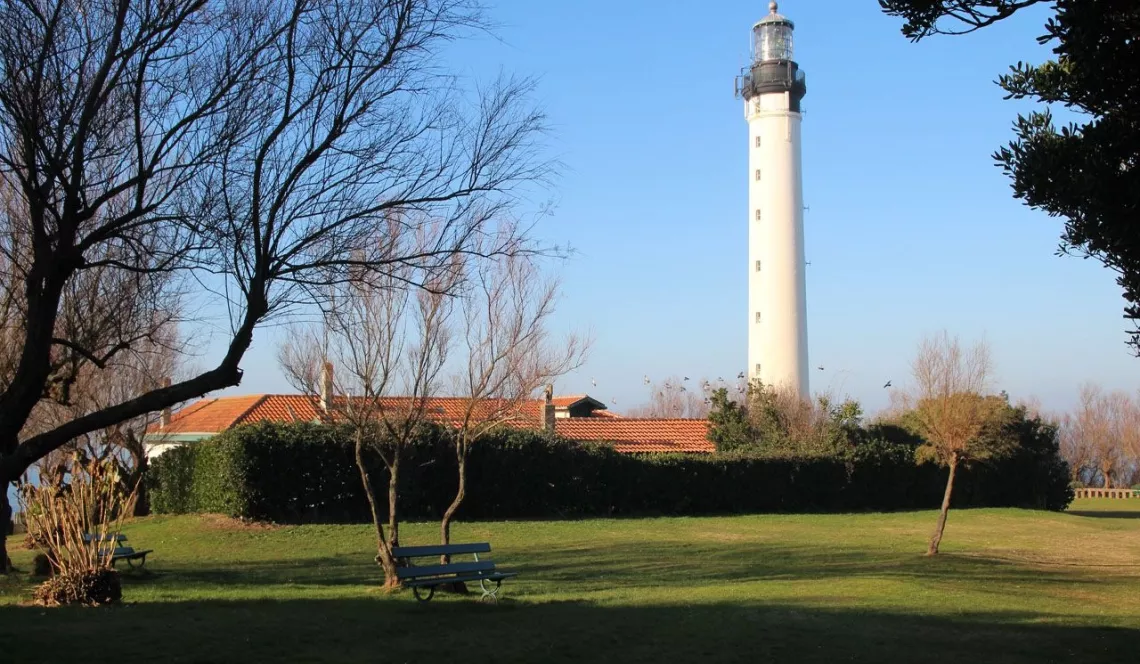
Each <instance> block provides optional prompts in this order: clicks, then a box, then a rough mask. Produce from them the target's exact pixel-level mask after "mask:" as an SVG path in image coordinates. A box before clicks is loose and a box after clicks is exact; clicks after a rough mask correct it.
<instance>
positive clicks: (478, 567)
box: [396, 560, 495, 579]
mask: <svg viewBox="0 0 1140 664" xmlns="http://www.w3.org/2000/svg"><path fill="white" fill-rule="evenodd" d="M494 569H495V563H494V561H491V560H480V561H479V562H477V563H452V564H450V565H419V566H413V567H397V568H396V576H397V578H400V579H413V578H417V577H423V576H439V575H441V574H468V573H471V572H490V571H491V570H494Z"/></svg>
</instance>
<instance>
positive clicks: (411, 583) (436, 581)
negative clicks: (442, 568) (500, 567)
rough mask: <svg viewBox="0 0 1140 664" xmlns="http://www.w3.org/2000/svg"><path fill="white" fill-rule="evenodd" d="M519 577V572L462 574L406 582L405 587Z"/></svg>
mask: <svg viewBox="0 0 1140 664" xmlns="http://www.w3.org/2000/svg"><path fill="white" fill-rule="evenodd" d="M518 575H519V573H518V572H491V573H489V574H468V575H462V574H460V575H459V576H444V577H437V578H433V579H411V580H409V581H405V582H404V585H405V586H408V587H409V588H410V587H412V586H419V587H422V586H439V585H442V584H445V583H459V582H460V581H462V582H467V581H483V580H486V581H504V580H506V579H510V578H513V577H516V576H518Z"/></svg>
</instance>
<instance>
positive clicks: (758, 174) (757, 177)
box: [756, 168, 760, 180]
mask: <svg viewBox="0 0 1140 664" xmlns="http://www.w3.org/2000/svg"><path fill="white" fill-rule="evenodd" d="M756 179H757V180H759V179H760V169H759V168H757V169H756Z"/></svg>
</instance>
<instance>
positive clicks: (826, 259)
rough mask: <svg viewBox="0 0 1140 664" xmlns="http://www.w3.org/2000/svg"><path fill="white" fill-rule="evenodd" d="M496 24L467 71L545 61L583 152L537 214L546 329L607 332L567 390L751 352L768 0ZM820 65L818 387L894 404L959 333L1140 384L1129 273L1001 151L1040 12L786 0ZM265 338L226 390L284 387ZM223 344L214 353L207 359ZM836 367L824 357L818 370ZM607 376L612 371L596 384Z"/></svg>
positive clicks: (1034, 366) (561, 122) (1027, 389)
mask: <svg viewBox="0 0 1140 664" xmlns="http://www.w3.org/2000/svg"><path fill="white" fill-rule="evenodd" d="M491 2H492V4H491V7H490V18H491V19H492V20H494V21H495V22H497V23H498V24H499V27H498V28H497V29H496V30H495V37H494V38H491V37H486V36H485V37H479V38H476V39H473V40H470V41H466V42H462V43H459V44H456V45H454V46H453V47H452V48H451V49H449V52H448V58H449V60H450V64H451V66H453V67H454V69H455V70H456V71H457V72H458V73H459V74H461V75H463V76H465V77H468V78H469V79H470V80H473V81H475V80H487V79H489V78H491V77H493V76H494V75H495V74H496V73H497V72H498V71H500V70H505V71H508V72H514V73H518V74H522V75H530V76H535V77H538V79H539V85H538V89H537V93H536V101H537V102H538V103H539V104H540V105H541V106H542V107H543V108H544V109H545V110H546V111H547V113H548V114H549V118H550V124H551V129H552V131H551V135H550V140H549V148H550V150H551V155H553V156H556V157H558V158H559V159H561V160H562V161H563V162H564V163H565V164H566V169H565V171H564V172H563V174H562V176H561V177H560V178H559V179H558V181H557V182H556V184H555V186H554V187H553V188H552V189H551V190H550V191H549V192H546V195H548V196H549V197H551V198H552V199H553V200H554V201H555V202H556V204H557V207H556V209H555V212H554V214H553V216H551V217H549V218H547V219H545V220H544V221H543V222H542V225H541V226H540V228H539V229H538V232H539V234H540V235H541V236H542V237H543V238H544V239H547V240H550V241H555V242H559V243H566V242H570V243H571V244H572V245H573V246H574V247H575V248H576V249H577V254H576V255H575V257H574V258H573V259H572V260H570V261H569V262H567V263H565V264H563V265H561V266H560V267H559V270H560V273H561V277H562V280H563V286H564V288H563V294H562V300H561V303H560V307H559V310H558V314H557V316H556V319H555V320H554V321H553V328H554V329H555V331H556V332H562V331H565V330H569V329H585V328H588V329H590V330H592V332H593V336H594V338H595V343H594V346H593V349H592V352H591V354H590V357H589V360H588V362H587V364H586V365H585V366H584V367H583V368H582V369H581V370H579V371H577V372H576V373H574V374H572V375H569V376H566V377H563V378H562V379H560V380H559V381H558V383H557V385H556V391H557V392H559V393H581V392H589V393H590V394H592V395H594V396H596V397H598V398H600V399H602V400H604V401H606V402H607V403H611V402H613V401H614V400H616V405H613V406H611V408H613V409H614V410H617V411H621V410H623V409H624V408H627V407H630V406H633V405H636V404H638V403H640V402H643V401H645V400H646V398H647V397H648V395H647V393H646V391H645V388H644V386H643V385H642V376H643V375H645V374H648V375H649V376H650V377H659V378H664V377H666V376H669V375H688V376H692V377H693V378H694V379H696V378H698V377H711V378H715V377H717V376H724V377H726V378H728V377H729V376H735V375H736V374H737V372H739V371H742V370H743V369H744V367H745V354H746V348H745V333H746V324H747V311H746V304H745V303H746V299H745V296H746V287H747V283H746V275H747V267H748V266H747V257H746V244H745V242H746V231H747V222H748V211H747V175H748V171H747V161H746V160H747V147H748V146H747V128H746V125H745V122H744V119H743V111H742V104H741V102H740V101H739V100H737V99H735V98H734V97H733V77H734V76H735V75H736V73H737V72H738V71H739V70H740V68H741V67H742V66H743V65H744V64H745V63H746V59H747V55H748V38H749V29H750V27H751V25H752V23H753V22H754V21H756V20H757V19H759V18H761V17H762V16H763V15H764V14H765V13H766V12H767V9H766V5H767V3H765V2H757V1H756V0H748V1H744V0H720V1H718V2H715V3H714V2H705V3H699V5H697V6H699V7H700V9H699V10H698V11H694V10H693V7H694V3H690V2H681V1H680V0H654V1H649V0H623V1H622V2H613V1H612V0H611V1H609V2H601V1H598V0H577V1H575V2H567V1H565V0H562V1H557V2H556V1H550V2H533V1H524V0H499V1H498V2H494V0H491ZM781 12H782V13H784V14H786V15H787V16H789V17H790V18H792V19H793V20H794V21H795V22H796V26H797V29H796V39H797V41H796V53H797V60H798V61H799V62H800V64H801V66H802V67H803V68H804V69H805V70H806V72H807V77H808V96H807V98H806V99H805V101H804V107H805V109H806V116H805V119H804V129H803V136H804V145H803V151H804V182H805V192H804V193H805V202H806V204H807V206H808V207H809V208H810V210H809V211H808V212H807V213H806V222H805V224H806V238H807V258H808V260H809V261H810V262H811V267H809V269H808V310H809V323H808V325H809V328H808V329H809V336H810V355H811V357H810V361H811V365H812V367H813V374H812V380H813V384H812V388H813V390H815V391H818V390H823V389H830V390H832V391H834V392H836V393H838V394H839V395H844V394H848V395H850V396H853V397H855V398H858V399H860V400H861V401H862V402H863V403H864V405H865V407H866V409H867V410H869V411H872V412H873V411H875V410H877V409H879V408H881V407H883V406H885V405H886V403H887V396H888V395H887V393H886V390H884V389H882V384H883V383H884V382H885V381H886V380H888V379H890V380H893V381H894V383H895V384H896V385H898V384H900V383H901V382H903V381H904V380H905V378H906V374H907V367H908V362H909V360H910V357H911V355H912V353H913V351H914V348H915V346H916V345H917V343H918V342H919V340H920V339H921V337H922V336H923V335H924V334H927V333H932V332H936V331H938V330H941V329H943V328H946V329H948V330H949V331H951V332H952V333H957V334H960V335H961V336H962V337H963V339H966V340H971V339H978V338H981V337H982V336H984V337H985V338H986V339H987V340H988V341H989V343H990V344H991V347H992V349H993V352H994V356H995V359H996V364H997V378H998V384H999V386H1000V387H1002V388H1004V389H1006V390H1008V391H1009V392H1010V393H1011V394H1012V395H1013V396H1014V397H1023V396H1029V395H1034V396H1036V397H1038V398H1040V399H1041V401H1042V402H1043V403H1044V405H1045V406H1046V407H1049V408H1065V407H1068V406H1070V405H1071V404H1072V403H1073V402H1074V401H1075V398H1076V391H1077V386H1078V384H1079V383H1080V382H1082V381H1085V380H1096V381H1098V382H1100V383H1102V384H1103V385H1105V386H1106V387H1110V388H1124V389H1128V390H1132V389H1135V388H1136V387H1137V383H1136V381H1135V380H1134V379H1133V377H1132V376H1133V374H1134V373H1135V371H1136V369H1137V368H1138V367H1140V364H1138V363H1140V360H1136V359H1133V358H1132V357H1131V355H1130V353H1129V351H1128V349H1127V348H1126V346H1125V345H1124V342H1125V339H1126V337H1125V334H1124V331H1125V329H1126V324H1125V322H1124V321H1123V320H1122V319H1121V311H1122V306H1123V304H1124V302H1123V300H1122V299H1121V297H1120V292H1119V289H1118V287H1117V286H1116V285H1115V283H1114V280H1113V275H1112V274H1111V273H1110V272H1108V271H1107V270H1105V269H1103V268H1102V267H1100V266H1099V264H1098V263H1095V262H1093V261H1081V260H1078V259H1075V258H1058V257H1056V256H1055V255H1054V252H1055V250H1056V247H1057V242H1058V235H1059V232H1060V229H1061V222H1060V221H1059V220H1056V219H1050V218H1048V217H1047V216H1045V215H1044V214H1043V213H1040V212H1036V211H1033V210H1030V209H1028V208H1026V207H1024V206H1023V205H1021V204H1020V203H1019V202H1018V201H1016V200H1014V199H1013V198H1012V194H1011V190H1010V188H1009V184H1008V180H1007V179H1006V178H1005V176H1003V175H1002V173H1001V171H1000V170H999V169H998V168H996V167H995V166H994V165H993V162H992V160H991V158H990V155H991V154H992V152H993V151H994V150H995V149H996V148H997V147H998V146H1000V145H1002V144H1003V143H1004V142H1006V141H1008V140H1009V139H1010V137H1011V123H1012V121H1013V120H1014V118H1015V117H1016V113H1017V112H1018V110H1024V109H1026V108H1027V106H1026V105H1025V104H1019V103H1015V102H1010V101H1004V100H1003V99H1002V92H1001V90H1000V89H999V88H998V87H997V86H996V85H995V84H994V83H993V81H994V79H995V78H996V77H997V76H998V75H999V74H1001V73H1002V72H1003V71H1005V69H1006V67H1007V66H1008V65H1009V64H1011V63H1014V62H1016V61H1018V60H1025V61H1039V60H1042V59H1044V58H1045V57H1047V55H1048V53H1047V51H1046V50H1045V49H1044V48H1042V47H1040V46H1038V45H1037V43H1036V42H1035V41H1034V38H1035V37H1036V36H1037V35H1038V34H1039V33H1041V32H1042V24H1043V22H1044V17H1045V12H1044V11H1037V12H1028V13H1026V14H1025V15H1023V16H1019V17H1017V18H1016V19H1014V20H1013V21H1009V22H1006V23H1005V24H999V25H997V26H995V27H992V28H989V29H987V30H984V31H982V32H980V33H977V34H974V35H970V36H966V37H954V38H947V37H943V38H933V39H930V40H927V41H924V42H922V43H920V44H912V43H910V42H909V41H908V40H906V39H905V38H903V37H902V36H901V34H900V32H899V27H900V26H899V23H898V21H897V20H894V19H890V18H888V17H885V16H884V15H882V13H881V12H880V11H879V10H878V5H877V3H876V2H874V1H873V0H863V1H861V2H850V1H848V2H835V1H832V2H820V1H819V0H814V1H811V2H809V1H808V0H786V1H785V2H783V3H781ZM280 337H281V331H280V330H272V329H270V330H265V331H259V332H258V334H257V337H256V338H255V342H254V347H253V348H252V349H251V351H250V353H249V354H248V355H247V357H246V360H245V362H244V363H243V368H244V369H245V380H244V382H243V384H242V385H241V386H240V387H238V388H235V389H231V390H227V391H226V393H229V394H235V393H236V394H240V393H250V392H288V391H291V390H290V389H289V388H288V386H287V384H286V383H285V381H284V379H283V378H282V376H281V374H280V372H279V370H278V368H277V365H276V360H275V351H276V344H277V343H278V342H279V339H280ZM219 350H220V349H213V351H214V352H210V353H209V354H208V355H207V356H206V357H203V358H201V360H200V363H201V364H203V365H205V364H206V363H208V362H209V361H210V360H211V359H213V357H215V355H216V352H217V351H219ZM819 365H823V366H824V371H818V370H816V369H815V368H814V367H817V366H819ZM592 380H596V381H597V387H594V386H593V385H592V383H591V381H592Z"/></svg>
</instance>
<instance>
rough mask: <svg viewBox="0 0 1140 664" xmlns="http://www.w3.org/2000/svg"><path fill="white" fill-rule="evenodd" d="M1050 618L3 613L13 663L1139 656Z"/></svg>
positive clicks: (458, 610) (346, 608)
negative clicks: (1059, 623) (1049, 619)
mask: <svg viewBox="0 0 1140 664" xmlns="http://www.w3.org/2000/svg"><path fill="white" fill-rule="evenodd" d="M1040 618H1042V616H1039V615H1036V614H1033V613H1013V612H976V613H970V614H958V613H956V614H954V615H953V616H930V615H927V616H922V615H913V614H902V613H891V612H885V611H871V610H857V609H838V608H820V607H811V606H799V605H795V604H764V603H755V602H752V603H745V602H742V603H713V604H696V605H657V604H655V605H633V606H630V605H625V606H609V605H596V604H592V603H588V602H579V601H569V602H551V603H529V602H521V601H512V600H509V599H506V600H503V601H502V602H500V603H499V604H498V605H485V604H481V603H479V602H478V601H475V600H474V599H471V598H451V597H448V598H443V599H437V600H433V601H432V602H430V603H428V604H419V603H417V602H416V601H415V600H413V599H412V598H411V596H410V593H406V592H405V593H401V594H399V595H398V596H395V597H377V598H375V599H367V598H361V599H332V600H308V599H304V600H287V601H268V600H266V601H234V602H225V601H192V602H172V603H147V604H133V605H132V604H127V605H124V606H120V607H113V608H103V609H79V608H66V609H51V610H47V609H41V608H33V607H24V606H5V607H0V652H3V653H4V659H5V661H12V662H24V661H36V662H62V661H84V662H104V661H106V662H112V661H114V662H122V661H168V662H206V661H209V662H262V661H298V660H303V661H329V662H356V661H360V662H387V661H392V662H449V661H461V662H464V663H468V662H569V661H593V662H623V663H627V662H629V663H637V662H653V663H657V662H674V661H678V662H680V661H693V660H697V661H702V662H712V663H717V662H756V661H779V662H784V661H787V662H827V663H829V664H830V663H831V662H877V663H890V662H915V661H922V662H935V663H938V662H947V663H949V662H954V663H955V664H957V663H960V662H976V661H1001V662H1006V663H1010V664H1022V663H1024V664H1030V663H1032V664H1042V663H1044V662H1067V661H1073V662H1082V663H1084V664H1092V663H1098V662H1127V661H1135V659H1134V658H1135V644H1136V642H1137V637H1140V631H1138V630H1135V629H1123V628H1107V627H1086V626H1075V625H1058V624H1046V623H1043V622H1040V621H1039V619H1040ZM1035 621H1036V622H1035ZM62 635H66V638H64V637H63V636H62Z"/></svg>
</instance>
